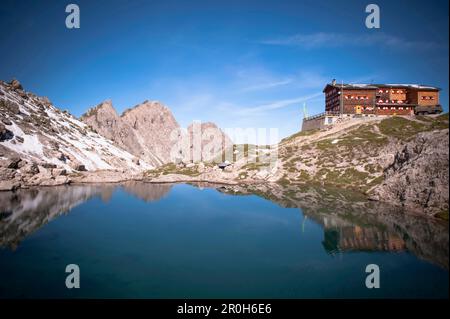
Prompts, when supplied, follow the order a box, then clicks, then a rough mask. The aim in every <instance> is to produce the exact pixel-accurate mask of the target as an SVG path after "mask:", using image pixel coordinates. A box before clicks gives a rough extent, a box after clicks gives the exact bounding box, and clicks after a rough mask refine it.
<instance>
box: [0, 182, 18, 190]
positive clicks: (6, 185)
mask: <svg viewBox="0 0 450 319" xmlns="http://www.w3.org/2000/svg"><path fill="white" fill-rule="evenodd" d="M18 188H20V183H18V182H15V181H0V191H15V190H16V189H18Z"/></svg>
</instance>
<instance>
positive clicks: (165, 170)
mask: <svg viewBox="0 0 450 319" xmlns="http://www.w3.org/2000/svg"><path fill="white" fill-rule="evenodd" d="M169 174H180V175H186V176H198V175H200V172H199V171H197V169H196V168H195V167H181V168H179V167H177V166H176V165H175V164H173V163H169V164H166V165H163V166H160V167H158V168H156V169H153V170H149V171H147V172H146V175H147V176H160V175H169Z"/></svg>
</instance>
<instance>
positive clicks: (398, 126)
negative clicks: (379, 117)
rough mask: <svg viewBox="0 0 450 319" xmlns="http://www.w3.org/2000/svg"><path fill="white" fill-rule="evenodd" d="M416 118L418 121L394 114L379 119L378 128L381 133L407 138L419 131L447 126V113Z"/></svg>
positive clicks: (401, 138) (440, 128)
mask: <svg viewBox="0 0 450 319" xmlns="http://www.w3.org/2000/svg"><path fill="white" fill-rule="evenodd" d="M417 119H418V120H420V122H417V121H411V120H408V119H405V118H403V117H398V116H394V117H391V118H388V119H385V120H383V121H381V122H380V124H379V128H380V131H381V132H382V133H383V134H385V135H387V136H390V137H394V138H397V139H400V140H408V139H410V138H412V137H413V136H414V135H416V134H418V133H421V132H427V131H433V130H442V129H446V128H448V113H445V114H442V115H439V116H437V117H425V116H418V117H417Z"/></svg>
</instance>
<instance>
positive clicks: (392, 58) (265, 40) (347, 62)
mask: <svg viewBox="0 0 450 319" xmlns="http://www.w3.org/2000/svg"><path fill="white" fill-rule="evenodd" d="M72 2H73V3H76V4H78V5H79V7H80V10H81V28H80V29H72V30H69V29H67V28H66V27H65V18H66V15H67V14H66V13H65V6H66V5H67V4H69V3H70V2H65V1H23V0H18V1H2V6H1V8H0V28H1V30H2V32H1V35H0V40H1V41H0V46H1V51H0V52H1V53H0V54H1V55H0V79H2V80H10V79H11V78H12V77H16V78H17V79H19V80H20V81H21V82H22V84H23V85H24V87H25V88H26V89H27V90H29V91H32V92H34V93H36V94H38V95H43V96H48V97H49V98H50V99H51V100H52V102H53V103H54V104H55V105H57V106H58V107H61V108H62V109H68V110H70V111H71V112H72V113H73V114H74V115H76V116H79V115H81V114H82V113H84V111H86V110H87V109H88V108H89V107H91V106H94V105H96V104H98V103H99V102H101V101H103V100H106V99H111V100H112V101H113V104H114V106H115V107H116V109H117V110H118V111H119V112H122V111H123V110H125V109H126V108H128V107H131V106H133V105H136V104H138V103H140V102H142V101H144V100H147V99H148V100H159V101H161V102H162V103H164V104H165V105H167V106H168V107H170V109H171V110H172V111H173V113H174V115H175V117H176V118H177V120H178V121H179V123H180V124H181V125H182V126H187V125H188V124H189V123H190V122H191V121H192V120H200V121H213V122H215V123H217V124H218V125H219V126H221V127H223V128H229V127H242V128H248V127H255V128H264V127H265V128H270V127H276V128H279V130H280V138H281V137H284V136H287V135H289V134H292V133H295V132H296V131H298V130H299V128H300V125H301V120H302V117H303V112H302V109H303V103H304V102H305V101H306V103H307V108H308V111H309V113H310V114H313V113H318V112H321V111H323V109H324V97H323V94H322V89H323V87H324V86H325V84H326V83H327V82H329V81H330V80H331V79H332V78H336V79H337V80H338V81H339V82H340V81H342V80H343V81H344V82H357V83H361V82H369V83H370V82H373V83H383V82H385V83H421V84H430V85H436V86H439V87H441V88H442V89H443V92H442V93H441V104H442V105H443V107H444V109H445V110H448V101H449V95H448V87H449V85H448V78H449V74H448V69H449V47H448V38H449V34H448V26H449V15H448V10H449V8H448V6H449V3H448V1H447V0H445V1H411V0H402V1H400V0H394V1H356V0H355V1H339V2H337V1H324V0H314V1H312V0H304V1H282V0H281V1H280V0H278V1H269V0H264V1H261V0H260V1H245V0H240V1H233V0H227V1H221V0H210V1H196V0H190V1H170V0H169V1H167V0H166V1H111V0H110V1H94V0H89V1H72ZM369 3H376V4H378V5H379V6H380V9H381V28H380V29H377V30H376V29H367V28H366V27H365V24H364V21H365V18H366V15H367V14H366V13H365V7H366V5H367V4H369Z"/></svg>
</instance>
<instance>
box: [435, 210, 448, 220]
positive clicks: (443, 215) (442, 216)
mask: <svg viewBox="0 0 450 319" xmlns="http://www.w3.org/2000/svg"><path fill="white" fill-rule="evenodd" d="M434 217H436V218H439V219H443V220H446V221H448V210H447V211H445V210H444V211H442V212H439V213H437V214H435V215H434Z"/></svg>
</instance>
